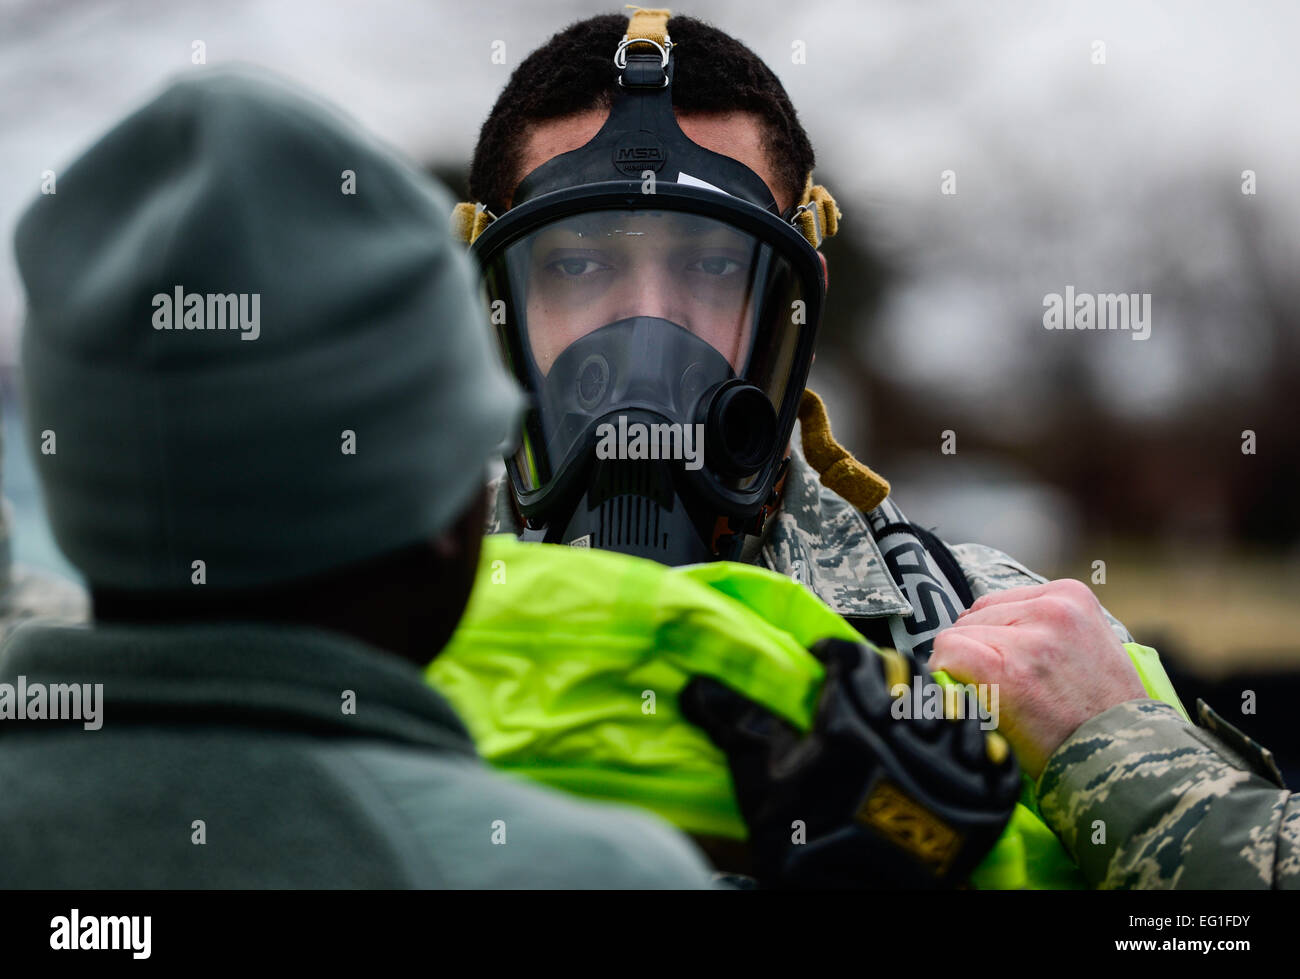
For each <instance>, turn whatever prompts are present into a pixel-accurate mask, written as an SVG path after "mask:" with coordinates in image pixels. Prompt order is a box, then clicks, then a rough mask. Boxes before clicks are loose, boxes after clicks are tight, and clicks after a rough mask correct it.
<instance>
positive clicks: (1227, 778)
mask: <svg viewBox="0 0 1300 979" xmlns="http://www.w3.org/2000/svg"><path fill="white" fill-rule="evenodd" d="M1197 707H1198V709H1199V712H1200V719H1201V724H1202V727H1193V726H1192V725H1190V724H1188V723H1187V722H1185V721H1184V720H1183V719H1182V718H1181V717H1179V716H1178V714H1177V713H1176V712H1175V711H1174V709H1173V708H1172V707H1170V706H1169V705H1168V704H1162V703H1160V702H1159V701H1155V700H1132V701H1129V702H1128V703H1126V704H1120V705H1119V706H1117V707H1112V708H1111V709H1110V710H1108V711H1105V712H1103V713H1101V714H1098V715H1097V716H1096V717H1094V718H1092V719H1091V720H1090V721H1087V722H1086V723H1084V724H1082V725H1081V726H1080V727H1079V729H1078V730H1077V731H1075V732H1074V734H1072V735H1070V737H1069V738H1067V739H1066V740H1065V743H1064V744H1062V745H1061V746H1060V747H1059V748H1058V749H1057V750H1056V752H1055V753H1054V754H1053V755H1052V757H1051V758H1049V759H1048V762H1047V766H1046V768H1044V770H1043V774H1042V777H1041V779H1040V780H1039V807H1040V810H1041V812H1042V815H1043V818H1044V819H1045V820H1046V822H1047V824H1048V825H1049V826H1051V827H1052V829H1053V831H1054V832H1055V833H1056V834H1057V835H1058V836H1059V837H1060V838H1061V842H1062V843H1064V844H1065V847H1066V849H1067V850H1068V851H1069V852H1070V855H1071V856H1073V857H1074V859H1075V861H1076V862H1077V863H1078V865H1079V868H1080V869H1081V870H1082V871H1083V873H1084V875H1085V876H1086V877H1087V879H1088V882H1089V883H1090V884H1093V885H1094V886H1097V887H1141V888H1162V889H1166V888H1235V889H1244V888H1261V887H1285V888H1297V887H1300V798H1297V797H1296V796H1295V795H1293V794H1292V793H1290V792H1288V791H1286V788H1285V785H1284V783H1283V781H1282V775H1281V773H1280V772H1279V771H1278V769H1277V765H1276V764H1275V763H1274V761H1273V756H1272V754H1271V753H1270V752H1269V751H1268V750H1267V749H1266V748H1262V747H1260V746H1259V745H1258V744H1256V743H1255V742H1254V741H1252V740H1251V739H1250V738H1248V737H1246V736H1245V735H1244V734H1242V733H1241V732H1240V731H1238V730H1237V729H1236V728H1235V727H1233V726H1232V725H1231V724H1229V723H1228V722H1227V721H1225V720H1223V718H1221V717H1220V716H1219V715H1218V714H1216V713H1215V712H1214V711H1213V710H1211V709H1210V708H1209V707H1208V706H1207V705H1206V704H1205V702H1204V701H1200V702H1198V704H1197ZM1103 831H1104V832H1103Z"/></svg>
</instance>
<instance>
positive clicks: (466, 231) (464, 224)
mask: <svg viewBox="0 0 1300 979" xmlns="http://www.w3.org/2000/svg"><path fill="white" fill-rule="evenodd" d="M494 220H496V215H495V214H493V213H492V212H491V211H489V210H488V209H487V207H486V206H484V205H483V204H473V203H470V202H469V201H461V202H460V203H459V204H457V205H456V206H455V207H453V208H452V209H451V233H452V234H453V235H454V236H455V237H456V238H457V239H459V240H460V241H463V242H464V243H465V244H467V245H472V244H474V239H475V238H477V237H478V236H479V235H481V234H482V233H483V229H484V228H486V227H487V226H488V225H489V224H491V223H492V222H493V221H494Z"/></svg>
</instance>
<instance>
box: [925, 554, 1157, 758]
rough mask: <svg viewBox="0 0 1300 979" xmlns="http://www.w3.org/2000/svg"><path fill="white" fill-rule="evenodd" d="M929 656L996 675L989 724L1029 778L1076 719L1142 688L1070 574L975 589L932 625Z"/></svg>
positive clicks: (983, 679)
mask: <svg viewBox="0 0 1300 979" xmlns="http://www.w3.org/2000/svg"><path fill="white" fill-rule="evenodd" d="M929 665H930V669H932V670H945V671H946V672H947V673H948V675H949V676H951V677H952V678H953V679H954V680H958V681H960V682H962V683H988V684H997V693H998V709H999V713H1000V719H999V729H1000V730H1001V732H1002V734H1003V735H1004V736H1005V737H1006V739H1007V740H1008V741H1009V742H1010V743H1011V746H1012V748H1013V749H1014V750H1015V752H1016V756H1017V758H1018V759H1019V760H1020V764H1021V767H1022V768H1024V770H1025V771H1027V772H1029V774H1030V775H1032V776H1033V777H1034V778H1035V779H1037V778H1038V776H1039V775H1040V774H1041V773H1042V770H1043V766H1044V765H1046V764H1047V759H1048V758H1050V757H1051V755H1052V752H1054V751H1055V750H1056V749H1057V748H1058V747H1059V746H1060V745H1061V742H1063V741H1064V740H1065V739H1066V738H1068V737H1069V736H1070V735H1071V734H1073V733H1074V731H1075V729H1077V728H1078V727H1079V725H1080V724H1082V723H1083V722H1084V721H1086V720H1089V719H1090V718H1092V717H1095V716H1096V715H1098V714H1100V713H1101V712H1102V711H1104V710H1108V709H1110V708H1111V707H1114V706H1115V705H1117V704H1122V703H1124V702H1125V701H1128V700H1134V699H1138V698H1142V697H1145V696H1147V693H1146V690H1145V688H1144V687H1143V686H1142V681H1141V680H1140V679H1138V675H1137V670H1135V669H1134V668H1133V663H1132V661H1131V660H1130V659H1129V656H1128V653H1127V652H1125V650H1124V646H1123V644H1121V643H1120V641H1119V638H1118V637H1117V636H1116V635H1115V633H1114V632H1112V631H1111V628H1110V625H1109V624H1108V623H1107V621H1106V617H1105V615H1104V614H1103V613H1102V610H1101V605H1100V604H1099V603H1098V602H1097V599H1096V598H1095V597H1094V596H1093V594H1092V590H1091V589H1089V588H1088V586H1087V585H1085V584H1084V583H1083V582H1081V581H1074V580H1073V579H1062V580H1058V581H1049V582H1048V583H1047V584H1045V585H1028V586H1025V587H1022V588H1008V589H1007V590H1006V591H999V592H992V593H990V594H988V595H984V596H983V597H981V598H979V599H977V600H976V602H975V604H974V605H972V606H971V607H970V608H969V609H967V610H966V611H965V612H963V613H962V614H961V615H960V616H959V617H958V619H957V621H956V623H955V624H953V625H952V626H949V627H948V628H947V629H945V630H944V631H943V632H941V633H939V635H938V637H937V638H936V639H935V641H934V655H933V656H931V657H930V664H929Z"/></svg>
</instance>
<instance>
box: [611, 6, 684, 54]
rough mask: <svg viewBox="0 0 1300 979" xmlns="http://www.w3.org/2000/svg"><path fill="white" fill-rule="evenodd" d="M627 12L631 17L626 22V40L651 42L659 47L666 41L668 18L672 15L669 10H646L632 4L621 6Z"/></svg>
mask: <svg viewBox="0 0 1300 979" xmlns="http://www.w3.org/2000/svg"><path fill="white" fill-rule="evenodd" d="M623 6H624V7H625V8H626V9H627V10H630V11H632V16H631V17H630V18H628V22H627V40H629V41H653V42H654V43H655V44H657V45H659V46H660V47H663V46H664V42H665V41H667V40H668V18H669V17H671V16H672V15H673V12H672V11H671V10H648V9H646V8H644V7H638V6H637V5H636V4H634V3H628V4H624V5H623Z"/></svg>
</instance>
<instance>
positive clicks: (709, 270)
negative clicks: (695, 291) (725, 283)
mask: <svg viewBox="0 0 1300 979" xmlns="http://www.w3.org/2000/svg"><path fill="white" fill-rule="evenodd" d="M743 267H744V263H742V262H739V261H737V260H736V259H734V258H731V257H730V256H728V255H706V256H704V257H702V258H699V259H697V260H696V261H694V262H692V263H691V264H690V265H688V266H687V270H688V271H691V272H702V273H703V274H705V275H708V276H713V277H716V278H720V279H722V278H728V277H730V276H733V275H736V274H737V273H738V272H740V270H741V269H742V268H743Z"/></svg>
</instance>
